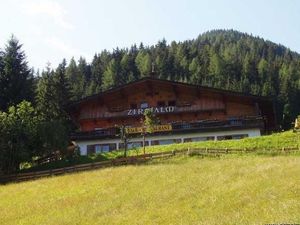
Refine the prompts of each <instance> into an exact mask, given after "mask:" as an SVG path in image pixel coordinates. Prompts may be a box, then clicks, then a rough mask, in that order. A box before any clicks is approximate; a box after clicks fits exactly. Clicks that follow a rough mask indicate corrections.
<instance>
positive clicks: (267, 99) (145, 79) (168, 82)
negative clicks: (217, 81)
mask: <svg viewBox="0 0 300 225" xmlns="http://www.w3.org/2000/svg"><path fill="white" fill-rule="evenodd" d="M149 81H150V82H155V83H165V84H171V85H178V86H185V87H192V88H196V89H200V90H203V91H209V92H214V93H221V94H226V95H229V96H237V97H246V98H252V99H257V100H262V101H272V100H273V99H272V98H270V97H263V96H258V95H252V94H246V93H242V92H236V91H229V90H224V89H218V88H213V87H207V86H201V85H195V84H188V83H183V82H178V81H170V80H165V79H158V78H153V77H144V78H142V79H139V80H136V81H133V82H130V83H127V84H124V85H122V86H118V87H114V88H110V89H108V90H105V91H102V92H99V93H97V94H94V95H90V96H87V97H84V98H82V99H79V100H76V101H73V102H71V103H70V104H68V105H67V106H66V107H67V108H72V106H76V105H78V104H80V103H82V102H86V101H89V100H94V99H97V98H99V97H101V96H103V95H106V94H109V93H113V92H116V91H119V90H122V89H123V88H128V87H130V86H133V85H136V84H139V83H144V82H149Z"/></svg>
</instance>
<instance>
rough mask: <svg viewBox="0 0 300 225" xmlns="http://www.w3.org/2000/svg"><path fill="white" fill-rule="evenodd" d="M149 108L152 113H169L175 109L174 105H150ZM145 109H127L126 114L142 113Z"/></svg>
mask: <svg viewBox="0 0 300 225" xmlns="http://www.w3.org/2000/svg"><path fill="white" fill-rule="evenodd" d="M147 109H150V110H151V111H152V112H153V113H169V112H174V111H175V106H165V107H151V108H147ZM144 111H145V109H129V110H128V112H127V115H128V116H136V115H142V114H143V113H144Z"/></svg>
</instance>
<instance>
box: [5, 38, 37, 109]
mask: <svg viewBox="0 0 300 225" xmlns="http://www.w3.org/2000/svg"><path fill="white" fill-rule="evenodd" d="M0 61H1V62H0V89H1V91H0V110H6V109H7V108H8V107H9V106H10V105H16V104H18V103H20V102H21V101H22V100H28V101H32V100H33V74H32V70H31V69H29V68H28V63H27V61H26V55H25V53H24V51H22V45H21V44H19V41H18V40H17V39H16V38H15V37H14V36H12V37H11V39H10V40H9V41H8V43H7V45H6V47H5V49H4V52H3V53H0Z"/></svg>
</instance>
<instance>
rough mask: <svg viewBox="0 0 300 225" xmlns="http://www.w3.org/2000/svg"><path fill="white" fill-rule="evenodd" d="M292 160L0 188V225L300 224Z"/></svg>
mask: <svg viewBox="0 0 300 225" xmlns="http://www.w3.org/2000/svg"><path fill="white" fill-rule="evenodd" d="M299 174H300V157H299V156H277V157H270V156H253V155H247V156H224V157H222V158H221V159H216V158H204V159H200V158H198V157H192V158H190V157H185V158H175V159H172V160H167V161H161V162H156V163H155V164H149V165H142V166H124V167H117V168H107V169H103V170H97V171H92V172H83V173H79V174H72V175H65V176H60V177H53V178H47V179H41V180H37V181H30V182H24V183H19V184H9V185H6V186H0V209H1V210H0V218H1V220H0V224H5V225H10V224H22V225H27V224H28V225H29V224H30V225H31V224H45V225H60V224H86V225H93V224H97V225H98V224H125V225H126V224H128V225H134V224H143V225H147V224H174V225H176V224H184V225H185V224H208V225H210V224H226V225H227V224H270V223H277V224H280V223H290V224H292V223H300V214H299V212H300V179H299Z"/></svg>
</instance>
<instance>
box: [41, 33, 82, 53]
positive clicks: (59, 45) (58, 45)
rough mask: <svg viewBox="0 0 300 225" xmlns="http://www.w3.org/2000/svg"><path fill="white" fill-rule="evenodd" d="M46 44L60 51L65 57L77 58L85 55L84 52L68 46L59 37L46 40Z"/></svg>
mask: <svg viewBox="0 0 300 225" xmlns="http://www.w3.org/2000/svg"><path fill="white" fill-rule="evenodd" d="M45 42H46V44H47V45H49V46H50V47H51V48H54V49H56V50H58V51H60V52H61V53H63V54H64V55H67V56H75V57H76V56H77V57H78V56H80V55H83V54H82V52H80V51H79V50H78V49H76V48H73V47H72V46H70V45H68V44H67V43H65V42H64V41H63V40H61V39H59V38H57V37H51V38H46V39H45Z"/></svg>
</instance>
